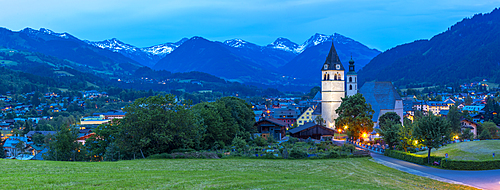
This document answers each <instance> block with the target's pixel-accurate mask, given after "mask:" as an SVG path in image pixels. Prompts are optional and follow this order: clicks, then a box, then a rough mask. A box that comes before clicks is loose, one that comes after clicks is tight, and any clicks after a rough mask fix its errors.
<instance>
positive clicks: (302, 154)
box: [290, 150, 307, 159]
mask: <svg viewBox="0 0 500 190" xmlns="http://www.w3.org/2000/svg"><path fill="white" fill-rule="evenodd" d="M290 157H292V158H295V159H302V158H307V153H306V152H303V151H300V150H292V151H290Z"/></svg>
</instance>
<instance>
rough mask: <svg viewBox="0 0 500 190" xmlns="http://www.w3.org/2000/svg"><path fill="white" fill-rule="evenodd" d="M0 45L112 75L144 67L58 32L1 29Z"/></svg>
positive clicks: (119, 55)
mask: <svg viewBox="0 0 500 190" xmlns="http://www.w3.org/2000/svg"><path fill="white" fill-rule="evenodd" d="M0 46H1V47H5V48H10V49H16V50H20V51H28V52H39V53H43V54H46V55H49V56H54V57H57V58H59V59H63V60H68V61H69V62H72V63H73V64H75V65H81V66H84V67H87V68H90V69H92V70H94V71H95V72H96V73H100V74H105V75H110V76H112V75H128V74H130V73H132V72H133V71H134V70H136V69H137V68H139V67H142V65H141V64H139V63H138V62H136V61H134V60H132V59H130V58H127V57H125V56H123V55H122V54H120V53H115V52H112V51H108V50H105V49H102V48H98V47H95V46H93V45H89V44H88V43H86V42H84V41H82V40H80V39H78V38H76V37H74V36H72V35H70V34H68V33H55V32H53V31H51V30H48V29H44V28H41V29H40V30H34V29H31V28H26V29H24V30H21V31H19V32H14V31H11V30H8V29H5V28H0Z"/></svg>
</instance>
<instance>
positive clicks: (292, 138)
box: [288, 137, 299, 144]
mask: <svg viewBox="0 0 500 190" xmlns="http://www.w3.org/2000/svg"><path fill="white" fill-rule="evenodd" d="M298 141H299V139H298V138H295V137H289V138H288V142H289V143H290V144H295V143H296V142H298Z"/></svg>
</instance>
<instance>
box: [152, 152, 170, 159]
mask: <svg viewBox="0 0 500 190" xmlns="http://www.w3.org/2000/svg"><path fill="white" fill-rule="evenodd" d="M148 158H149V159H172V158H174V157H173V156H172V155H170V154H168V153H162V154H154V155H151V156H149V157H148Z"/></svg>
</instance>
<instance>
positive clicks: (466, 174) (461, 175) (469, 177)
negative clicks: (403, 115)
mask: <svg viewBox="0 0 500 190" xmlns="http://www.w3.org/2000/svg"><path fill="white" fill-rule="evenodd" d="M371 155H372V157H373V159H374V160H375V161H376V162H379V163H381V164H384V165H386V166H388V167H392V168H396V169H398V170H401V171H404V172H407V173H411V174H415V175H419V176H424V177H428V178H431V179H435V180H439V181H443V182H447V183H456V184H464V185H469V186H473V187H477V188H481V189H491V190H500V170H483V171H463V170H443V169H437V168H432V167H428V166H422V165H418V164H414V163H411V162H406V161H402V160H398V159H395V158H390V157H387V156H384V155H381V154H375V153H372V154H371Z"/></svg>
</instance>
